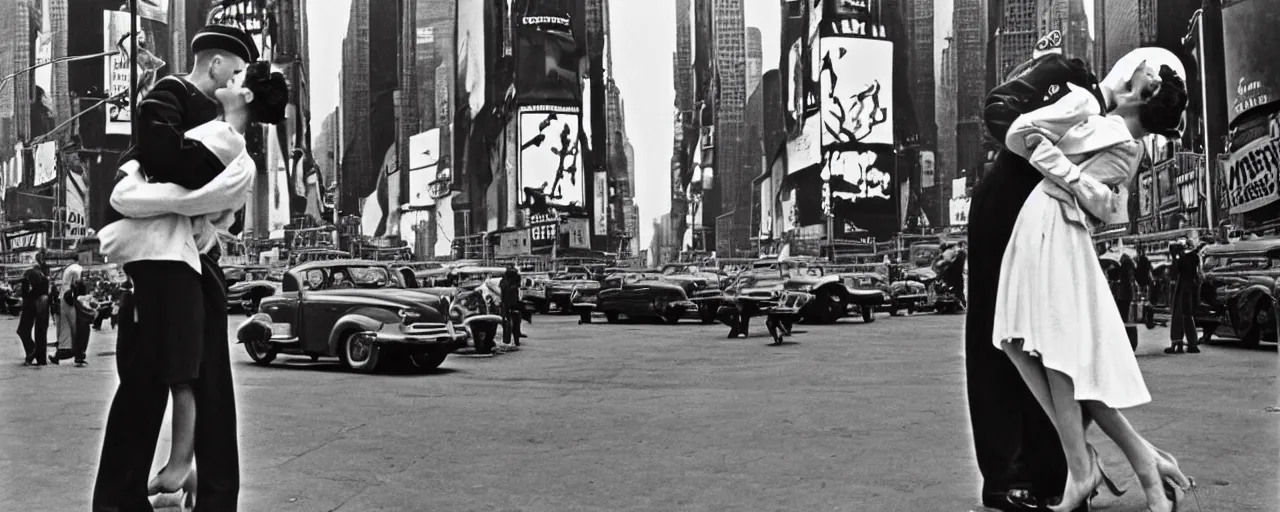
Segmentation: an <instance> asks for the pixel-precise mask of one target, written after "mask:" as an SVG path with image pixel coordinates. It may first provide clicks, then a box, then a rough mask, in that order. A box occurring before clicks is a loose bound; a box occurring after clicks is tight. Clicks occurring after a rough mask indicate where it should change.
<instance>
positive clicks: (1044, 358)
mask: <svg viewBox="0 0 1280 512" xmlns="http://www.w3.org/2000/svg"><path fill="white" fill-rule="evenodd" d="M1138 52H1143V51H1142V50H1138ZM1143 53H1147V54H1148V55H1142V54H1141V53H1138V54H1135V53H1130V54H1129V55H1126V56H1125V57H1124V58H1122V59H1120V61H1119V62H1118V63H1117V64H1116V66H1115V68H1114V69H1113V70H1112V71H1111V72H1110V73H1109V75H1108V77H1107V79H1106V82H1112V80H1118V81H1120V82H1121V83H1126V84H1128V85H1127V86H1126V87H1124V88H1123V89H1113V91H1115V92H1113V93H1112V94H1111V95H1110V97H1107V98H1098V97H1097V96H1096V95H1095V93H1094V91H1092V90H1090V89H1086V88H1080V87H1068V88H1069V89H1072V92H1070V93H1068V94H1067V95H1066V96H1065V97H1063V98H1061V99H1059V100H1058V101H1056V102H1054V103H1052V104H1049V105H1046V106H1043V107H1041V108H1039V109H1037V110H1034V111H1032V112H1028V113H1025V114H1022V115H1020V116H1018V118H1017V119H1016V120H1015V121H1014V122H1013V123H1012V124H1011V125H1010V127H1009V129H1008V131H1007V133H1006V137H1005V147H1007V148H1008V149H1009V151H1010V152H1012V153H1015V154H1017V155H1019V156H1022V157H1023V158H1026V159H1027V160H1028V161H1029V162H1030V163H1031V164H1032V165H1033V166H1034V168H1035V169H1036V170H1037V171H1038V172H1039V173H1041V174H1043V175H1044V176H1046V179H1045V180H1043V181H1041V182H1040V184H1039V185H1037V186H1036V188H1035V189H1034V190H1033V191H1032V193H1031V195H1030V196H1028V197H1027V199H1026V200H1025V201H1024V203H1023V205H1022V209H1021V210H1020V211H1019V213H1018V217H1017V220H1016V222H1015V224H1014V227H1013V233H1012V237H1011V238H1010V240H1009V244H1008V246H1007V247H1006V249H1005V252H1004V256H1003V261H1002V265H1001V270H1000V274H999V281H998V285H997V287H998V289H999V290H1000V293H999V295H998V297H997V300H996V308H995V323H994V329H993V331H992V336H991V343H992V345H993V347H996V348H1000V349H1001V350H1003V351H1004V352H1005V354H1006V355H1007V356H1008V357H1009V360H1010V361H1011V362H1012V363H1013V364H1014V366H1015V367H1016V368H1017V369H1018V372H1019V373H1020V374H1021V375H1022V378H1023V381H1024V383H1025V384H1026V385H1027V387H1028V388H1029V389H1030V391H1031V394H1032V395H1033V396H1035V398H1036V400H1037V401H1038V402H1039V404H1040V406H1041V408H1042V409H1043V410H1044V412H1045V413H1046V415H1047V416H1048V417H1049V418H1050V420H1051V422H1052V424H1053V426H1054V428H1055V430H1056V431H1057V433H1058V437H1059V440H1060V443H1061V446H1062V449H1063V451H1064V454H1065V458H1066V461H1067V468H1068V473H1067V476H1066V478H1065V479H1064V480H1065V482H1064V483H1065V485H1064V487H1063V491H1062V496H1061V499H1060V500H1059V505H1058V506H1057V507H1054V508H1055V509H1061V510H1072V509H1075V508H1077V507H1084V508H1085V509H1088V507H1089V500H1090V499H1091V497H1092V495H1093V494H1095V493H1096V492H1097V490H1098V488H1099V487H1101V486H1102V485H1103V484H1104V483H1105V484H1106V485H1107V487H1108V489H1109V490H1110V491H1111V493H1112V494H1115V495H1117V496H1118V495H1120V494H1122V493H1124V490H1123V489H1120V488H1119V487H1117V486H1116V485H1115V483H1114V482H1112V480H1111V479H1110V478H1108V476H1107V474H1106V473H1105V472H1104V471H1103V468H1102V462H1101V460H1100V459H1099V457H1098V454H1097V451H1096V450H1095V449H1094V448H1093V446H1092V445H1090V444H1089V443H1088V442H1087V437H1086V434H1087V431H1088V428H1089V425H1090V423H1091V422H1093V421H1096V422H1097V423H1098V425H1099V426H1100V427H1101V429H1102V431H1103V432H1104V433H1105V434H1107V436H1108V437H1109V438H1110V439H1111V440H1112V441H1114V442H1115V443H1116V444H1117V445H1118V446H1119V447H1120V448H1121V450H1122V451H1123V452H1124V454H1125V456H1126V458H1127V459H1128V461H1129V465H1130V467H1131V468H1132V469H1133V471H1134V472H1135V473H1136V474H1137V475H1138V481H1139V482H1140V484H1141V486H1142V491H1143V494H1144V495H1145V496H1146V500H1147V505H1148V506H1149V507H1150V508H1151V510H1157V511H1161V512H1163V511H1172V510H1177V504H1178V501H1179V498H1181V497H1182V493H1181V492H1179V491H1185V490H1188V489H1190V487H1191V485H1192V483H1191V482H1190V479H1188V478H1187V477H1186V475H1184V474H1183V473H1182V471H1181V470H1180V469H1179V468H1178V465H1177V461H1176V460H1174V459H1173V457H1172V456H1170V455H1168V453H1167V452H1164V451H1162V450H1159V449H1157V448H1156V447H1155V446H1154V445H1152V444H1151V443H1150V442H1149V441H1147V440H1146V439H1144V438H1143V437H1142V436H1141V435H1140V434H1139V433H1138V432H1137V430H1136V429H1135V428H1134V427H1133V426H1132V425H1131V424H1130V423H1129V422H1128V421H1127V420H1126V419H1125V417H1124V415H1123V414H1122V413H1121V412H1120V410H1121V409H1128V408H1132V407H1136V406H1139V405H1142V404H1145V403H1148V402H1150V401H1151V394H1150V393H1149V392H1148V391H1147V387H1146V383H1145V382H1143V379H1142V372H1141V370H1140V369H1139V367H1138V361H1137V358H1136V357H1135V356H1134V354H1133V351H1132V349H1131V347H1130V345H1129V343H1126V342H1125V340H1126V338H1128V336H1127V335H1126V329H1125V325H1124V322H1123V320H1122V319H1121V317H1120V315H1119V314H1117V312H1116V310H1115V309H1112V304H1114V301H1115V296H1114V295H1113V294H1112V292H1111V288H1110V283H1108V281H1107V276H1106V274H1105V273H1104V272H1103V271H1102V267H1101V266H1100V265H1099V264H1098V257H1097V255H1096V254H1095V252H1094V248H1093V238H1092V230H1093V229H1094V227H1095V226H1101V225H1109V224H1117V223H1123V222H1127V220H1128V216H1127V212H1128V210H1127V209H1126V208H1124V204H1125V203H1124V200H1125V199H1127V194H1125V193H1122V192H1115V191H1114V190H1115V189H1113V188H1112V187H1123V185H1124V184H1125V183H1128V182H1130V181H1131V180H1132V178H1133V176H1134V174H1136V173H1137V172H1138V168H1139V166H1140V164H1141V160H1142V154H1143V146H1142V143H1141V142H1140V140H1141V139H1142V138H1143V137H1145V136H1147V135H1153V134H1158V135H1162V136H1164V137H1167V138H1170V139H1177V138H1179V137H1180V136H1181V132H1180V131H1179V126H1180V125H1181V120H1182V116H1183V114H1184V111H1185V109H1186V105H1187V101H1188V96H1187V92H1186V85H1185V83H1184V82H1183V80H1182V78H1181V77H1180V76H1179V72H1178V71H1175V70H1174V68H1173V66H1177V67H1178V68H1181V63H1180V62H1179V61H1178V58H1177V56H1176V55H1174V54H1173V53H1172V52H1169V51H1168V50H1163V49H1158V48H1153V49H1151V50H1150V51H1149V52H1143ZM1159 61H1163V62H1166V63H1171V64H1172V66H1171V65H1170V64H1156V62H1159ZM1149 63H1150V64H1152V65H1156V66H1159V74H1158V75H1157V74H1156V71H1155V70H1154V69H1152V68H1150V67H1149ZM1104 83H1105V82H1104ZM1106 105H1110V106H1111V108H1109V109H1108V108H1104V107H1105V106H1106ZM1104 111H1107V112H1108V115H1106V116H1103V115H1102V112H1104ZM1046 282H1047V283H1055V284H1065V285H1067V286H1045V283H1046Z"/></svg>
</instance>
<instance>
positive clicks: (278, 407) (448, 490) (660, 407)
mask: <svg viewBox="0 0 1280 512" xmlns="http://www.w3.org/2000/svg"><path fill="white" fill-rule="evenodd" d="M238 320H239V317H233V319H232V323H233V324H235V323H236V322H237V321H238ZM756 323H757V324H759V325H756V326H753V328H754V329H755V331H754V332H753V334H754V335H755V336H754V337H752V338H747V339H736V340H729V339H726V338H725V334H726V333H727V329H726V328H725V327H723V326H718V325H716V326H703V325H699V324H697V323H695V322H692V321H688V322H682V323H681V324H680V325H679V326H664V325H647V324H624V325H607V324H604V323H597V324H591V325H577V322H576V318H571V317H555V316H542V315H539V316H536V317H535V319H534V323H533V324H532V325H530V326H528V327H527V332H528V333H529V334H530V335H531V337H530V338H529V339H527V340H526V343H525V344H524V346H523V347H522V349H521V350H519V351H517V352H511V353H507V354H501V355H499V356H497V357H493V358H476V357H464V356H458V355H455V356H451V357H450V358H449V359H448V360H447V361H446V362H445V363H444V365H443V366H442V368H441V369H440V370H437V371H433V372H429V373H426V374H405V373H399V374H380V375H361V374H352V373H348V372H345V371H343V370H342V369H341V367H340V366H339V365H338V363H337V362H336V360H333V361H327V360H321V361H320V362H317V363H313V362H311V361H310V360H309V359H306V358H292V357H285V356H282V357H281V359H278V360H277V364H274V365H272V366H270V367H260V366H255V365H253V364H252V363H251V362H250V361H249V358H248V357H247V355H246V354H245V353H244V351H243V350H242V349H241V347H240V346H238V345H237V346H233V347H232V359H233V368H232V371H233V372H234V374H235V381H236V391H237V401H238V404H239V411H240V412H239V424H240V439H241V445H240V453H241V460H242V475H243V477H242V480H243V485H242V491H241V507H240V508H241V510H245V511H282V512H283V511H306V512H315V511H334V510H340V511H359V512H371V511H383V510H387V511H393V510H394V511H399V510H423V511H554V512H561V511H566V512H567V511H631V510H636V511H640V510H643V511H675V510H725V511H745V510H753V511H754V510H768V511H774V510H776V511H801V510H804V511H811V510H844V511H899V510H900V511H934V510H955V511H964V510H985V509H982V508H981V507H980V506H979V505H977V503H978V499H977V494H978V490H979V475H978V471H977V467H976V465H975V463H974V461H973V448H972V442H971V437H970V434H969V426H968V413H967V409H966V401H965V394H964V365H963V354H962V347H961V341H960V335H961V329H962V325H963V317H962V316H940V315H916V316H913V317H909V318H890V317H889V316H887V315H883V314H881V315H877V320H876V321H875V322H874V323H871V324H863V323H862V322H861V321H860V320H855V319H847V320H844V321H843V322H841V323H840V324H838V325H833V326H797V327H796V330H797V334H796V336H795V337H794V338H792V340H794V342H793V343H788V344H786V345H783V346H779V347H771V346H767V345H766V344H767V343H768V341H769V340H768V339H767V338H766V336H765V335H764V331H763V325H762V322H756ZM16 324H17V321H16V319H12V318H9V317H5V318H4V319H2V320H0V333H3V334H0V337H3V341H2V342H0V361H3V362H2V363H0V383H3V384H2V386H3V393H0V431H2V432H3V437H2V439H3V451H2V452H0V482H2V483H3V486H2V488H0V510H15V511H17V510H21V511H44V510H50V511H53V510H57V511H67V510H87V509H88V503H89V497H90V493H91V490H92V482H93V478H94V474H95V472H96V465H97V456H98V453H99V450H100V447H101V442H102V440H101V436H102V427H103V423H104V421H105V416H106V410H107V406H108V403H109V400H110V398H111V396H112V393H113V391H114V389H115V384H116V376H115V369H114V358H113V355H112V354H113V352H114V334H113V333H110V332H106V333H95V334H94V339H93V342H92V344H91V346H90V359H89V362H90V366H88V367H87V368H75V367H72V366H70V365H63V366H60V367H52V366H51V367H45V368H40V369H31V368H24V367H22V366H20V364H19V363H20V360H21V358H22V349H21V345H20V343H19V342H18V340H17V338H16V336H15V335H14V334H13V333H14V331H15V329H16ZM801 331H804V332H803V333H801ZM51 336H52V333H51ZM1167 339H1168V331H1167V330H1165V329H1163V328H1157V329H1155V330H1150V331H1148V330H1146V329H1141V342H1140V346H1139V347H1138V354H1139V364H1140V365H1141V367H1142V369H1143V372H1144V375H1145V377H1146V381H1147V385H1148V387H1149V388H1150V390H1151V393H1152V395H1153V397H1154V402H1153V403H1152V404H1149V405H1145V406H1142V407H1139V408H1137V409H1134V410H1131V411H1128V412H1127V414H1128V417H1129V419H1130V421H1131V422H1132V423H1133V424H1134V425H1135V426H1136V428H1137V429H1138V430H1139V431H1140V432H1142V433H1144V434H1145V435H1146V436H1148V438H1150V439H1151V441H1153V442H1154V443H1155V444H1156V445H1158V446H1161V447H1163V448H1165V449H1167V450H1169V451H1171V452H1173V453H1174V454H1176V455H1177V456H1178V457H1179V459H1180V462H1181V464H1182V467H1183V468H1184V469H1185V471H1186V472H1187V473H1188V474H1190V475H1191V476H1193V477H1195V478H1196V479H1197V480H1198V482H1199V484H1200V487H1199V489H1198V491H1197V496H1195V497H1188V501H1187V504H1188V505H1189V506H1188V507H1186V508H1184V510H1192V511H1199V510H1203V511H1206V512H1209V511H1215V512H1216V511H1250V510H1259V511H1262V510H1265V511H1274V510H1278V509H1280V496H1278V494H1277V477H1278V476H1280V462H1278V461H1280V437H1278V436H1277V432H1280V413H1278V412H1277V411H1280V409H1278V406H1280V399H1278V398H1277V388H1276V362H1277V357H1276V348H1275V345H1274V344H1263V346H1262V348H1258V349H1246V348H1242V347H1239V346H1237V345H1235V344H1233V343H1230V342H1220V343H1218V344H1215V345H1213V346H1208V347H1206V348H1205V350H1204V353H1203V354H1200V355H1182V356H1167V355H1165V354H1163V353H1161V349H1162V348H1163V347H1164V346H1165V344H1166V343H1167ZM164 428H165V430H164V434H163V436H162V441H161V446H160V448H159V449H158V450H157V452H156V466H155V467H156V468H157V469H158V468H159V467H160V465H161V462H162V460H163V458H164V457H166V456H167V453H168V438H169V430H168V429H169V427H168V424H166V425H165V427H164ZM1092 437H1093V441H1094V442H1095V443H1096V444H1097V446H1098V448H1099V450H1100V451H1101V453H1102V456H1103V459H1104V462H1105V465H1106V467H1108V468H1109V469H1110V474H1111V475H1112V476H1113V477H1116V478H1118V479H1119V480H1120V483H1121V485H1127V486H1128V487H1129V488H1130V489H1131V491H1130V492H1129V493H1127V494H1126V495H1125V496H1123V497H1121V498H1115V497H1111V496H1108V495H1106V493H1105V492H1104V493H1103V496H1101V497H1099V498H1098V499H1097V500H1095V501H1094V503H1095V506H1096V507H1100V508H1101V510H1107V511H1139V510H1144V509H1145V508H1144V504H1143V498H1142V493H1141V490H1140V488H1139V487H1138V486H1137V481H1136V478H1135V477H1134V476H1133V474H1132V472H1131V471H1130V470H1129V469H1128V466H1127V464H1125V462H1124V459H1123V457H1122V455H1121V453H1120V451H1119V450H1118V449H1117V448H1116V446H1115V445H1114V444H1113V443H1111V442H1110V441H1109V440H1106V439H1105V438H1104V436H1102V435H1101V433H1099V432H1097V429H1094V432H1093V433H1092Z"/></svg>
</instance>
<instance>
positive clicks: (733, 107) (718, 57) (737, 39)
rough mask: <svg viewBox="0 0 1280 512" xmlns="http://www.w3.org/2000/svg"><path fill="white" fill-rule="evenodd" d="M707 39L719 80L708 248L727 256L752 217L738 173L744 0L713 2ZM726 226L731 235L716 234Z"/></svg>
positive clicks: (741, 242)
mask: <svg viewBox="0 0 1280 512" xmlns="http://www.w3.org/2000/svg"><path fill="white" fill-rule="evenodd" d="M712 9H713V11H712V17H711V22H712V37H713V40H714V45H715V49H714V53H715V59H714V62H715V70H716V76H717V77H718V78H719V87H718V90H719V95H718V100H719V101H718V103H719V106H718V108H717V110H716V123H715V144H716V146H715V148H716V149H715V164H714V165H715V167H714V169H715V171H714V173H713V176H714V178H713V179H712V189H713V190H715V191H718V192H719V194H718V195H719V201H718V203H719V206H720V208H719V211H718V212H713V211H712V210H711V209H708V210H707V214H708V215H709V216H712V217H710V218H714V219H715V220H716V222H715V223H714V224H713V225H714V226H715V227H716V231H715V232H713V233H712V236H711V239H712V240H714V242H711V240H709V241H708V242H710V243H708V244H707V246H708V247H714V248H715V249H716V250H717V251H719V252H721V253H724V254H728V253H729V252H730V251H731V248H732V247H747V246H748V241H747V237H748V235H747V233H748V229H747V228H748V225H749V224H750V219H751V214H750V210H751V202H750V195H751V194H750V191H751V180H752V179H753V178H755V176H754V175H751V174H748V173H745V172H744V171H743V167H744V166H743V164H742V158H743V152H742V148H741V145H742V143H743V139H744V125H743V121H744V119H745V111H746V106H747V76H746V71H747V37H746V11H745V8H744V6H743V0H713V3H712ZM715 195H716V194H715V193H714V192H713V193H712V194H707V195H706V196H704V197H705V198H706V199H705V201H706V204H707V205H710V204H713V203H716V202H717V201H716V197H714V196H715ZM739 210H740V211H741V212H742V213H743V214H742V215H735V216H733V217H731V218H730V219H729V220H728V222H725V221H721V220H720V217H721V216H722V215H724V214H730V213H734V212H735V211H739ZM724 226H728V227H729V230H730V233H720V232H719V231H720V228H721V227H724Z"/></svg>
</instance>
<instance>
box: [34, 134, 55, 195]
mask: <svg viewBox="0 0 1280 512" xmlns="http://www.w3.org/2000/svg"><path fill="white" fill-rule="evenodd" d="M57 146H58V143H57V142H53V141H50V142H43V143H41V144H40V145H38V146H36V149H35V151H34V153H35V154H34V155H33V156H34V157H35V167H36V176H35V178H36V180H35V182H33V183H32V184H33V185H36V186H40V185H43V184H45V183H48V182H50V181H53V179H54V178H56V177H58V156H57V149H58V148H57Z"/></svg>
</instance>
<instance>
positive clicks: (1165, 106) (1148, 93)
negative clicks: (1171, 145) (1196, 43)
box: [1138, 64, 1187, 138]
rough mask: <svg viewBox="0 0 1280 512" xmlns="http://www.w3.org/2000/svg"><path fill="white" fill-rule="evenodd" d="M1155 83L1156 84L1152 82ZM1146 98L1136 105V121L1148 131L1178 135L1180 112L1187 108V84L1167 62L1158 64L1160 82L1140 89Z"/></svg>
mask: <svg viewBox="0 0 1280 512" xmlns="http://www.w3.org/2000/svg"><path fill="white" fill-rule="evenodd" d="M1153 85H1157V84H1153ZM1142 99H1144V100H1146V102H1145V103H1143V104H1142V105H1141V106H1139V107H1138V122H1139V123H1141V124H1142V127H1143V128H1145V129H1146V130H1147V131H1148V132H1151V133H1154V134H1157V135H1163V136H1165V137H1169V138H1175V137H1180V136H1181V135H1182V134H1181V131H1182V130H1180V129H1179V127H1180V126H1181V124H1182V113H1183V111H1185V110H1186V109H1187V84H1186V83H1185V82H1183V81H1182V78H1181V77H1179V76H1178V73H1177V72H1175V71H1174V70H1173V68H1171V67H1169V66H1168V65H1167V64H1165V65H1161V66H1160V83H1159V84H1158V87H1151V88H1148V89H1147V90H1144V91H1142Z"/></svg>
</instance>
